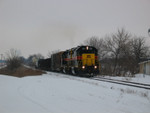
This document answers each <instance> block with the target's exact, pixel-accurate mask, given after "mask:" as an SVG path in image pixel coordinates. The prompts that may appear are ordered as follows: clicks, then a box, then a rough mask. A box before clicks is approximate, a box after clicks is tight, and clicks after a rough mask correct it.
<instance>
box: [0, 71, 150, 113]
mask: <svg viewBox="0 0 150 113" xmlns="http://www.w3.org/2000/svg"><path fill="white" fill-rule="evenodd" d="M117 79H118V78H117ZM121 79H123V78H121ZM132 80H133V81H138V82H140V80H141V81H142V82H144V81H146V82H147V83H148V81H149V83H150V77H148V76H146V77H145V78H143V76H140V75H137V77H136V78H132V79H131V80H130V81H132ZM0 113H150V90H146V89H139V88H134V87H129V86H123V85H118V84H112V83H105V82H100V81H95V80H90V79H88V78H79V77H73V76H68V75H64V74H59V73H52V72H48V73H47V74H44V75H42V76H29V77H23V78H16V77H10V76H5V75H0Z"/></svg>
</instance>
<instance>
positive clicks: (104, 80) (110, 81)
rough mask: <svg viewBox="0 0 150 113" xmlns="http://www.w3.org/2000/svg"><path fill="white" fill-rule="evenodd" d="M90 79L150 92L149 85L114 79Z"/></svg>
mask: <svg viewBox="0 0 150 113" xmlns="http://www.w3.org/2000/svg"><path fill="white" fill-rule="evenodd" d="M91 79H93V80H98V81H103V82H109V83H115V84H120V85H126V86H132V87H136V88H142V89H148V90H150V84H144V83H137V82H130V81H124V80H115V79H110V78H104V77H93V78H91Z"/></svg>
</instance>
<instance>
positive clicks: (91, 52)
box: [77, 46, 99, 75]
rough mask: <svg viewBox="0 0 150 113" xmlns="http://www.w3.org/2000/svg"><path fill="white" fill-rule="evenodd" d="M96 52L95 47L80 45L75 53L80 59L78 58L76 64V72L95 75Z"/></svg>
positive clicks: (97, 66) (97, 71)
mask: <svg viewBox="0 0 150 113" xmlns="http://www.w3.org/2000/svg"><path fill="white" fill-rule="evenodd" d="M97 53H98V51H97V49H96V48H94V47H91V46H81V47H80V48H79V49H78V50H77V54H78V55H79V56H80V57H81V59H79V60H78V62H80V63H79V65H78V66H79V68H78V72H79V73H80V74H89V75H92V74H93V75H96V74H98V73H99V63H98V56H97V55H98V54H97Z"/></svg>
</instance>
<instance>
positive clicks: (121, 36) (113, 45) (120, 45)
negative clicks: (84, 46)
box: [105, 28, 131, 75]
mask: <svg viewBox="0 0 150 113" xmlns="http://www.w3.org/2000/svg"><path fill="white" fill-rule="evenodd" d="M130 37H131V35H130V34H129V33H128V32H126V31H125V29H123V28H122V29H121V30H118V32H117V33H116V34H112V36H111V37H107V38H106V39H105V48H106V50H107V51H108V53H109V54H110V55H111V57H112V58H113V59H114V61H113V64H114V66H113V67H114V68H113V74H115V75H120V73H121V68H122V66H120V65H119V62H121V58H123V56H124V55H126V54H127V53H128V54H129V53H130V52H129V51H130Z"/></svg>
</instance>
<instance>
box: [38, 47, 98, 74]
mask: <svg viewBox="0 0 150 113" xmlns="http://www.w3.org/2000/svg"><path fill="white" fill-rule="evenodd" d="M46 60H47V61H48V62H49V63H46ZM43 62H45V64H47V65H43V64H44V63H43ZM43 62H42V61H41V60H39V61H38V65H39V66H41V65H42V67H39V68H47V70H50V71H57V72H63V73H68V74H73V75H79V76H94V75H97V74H98V73H99V61H98V50H97V49H96V48H95V47H92V46H78V47H75V48H71V49H69V50H66V51H61V52H58V53H55V54H52V55H51V58H49V60H48V59H45V61H44V60H43ZM42 63H43V64H42Z"/></svg>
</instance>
